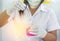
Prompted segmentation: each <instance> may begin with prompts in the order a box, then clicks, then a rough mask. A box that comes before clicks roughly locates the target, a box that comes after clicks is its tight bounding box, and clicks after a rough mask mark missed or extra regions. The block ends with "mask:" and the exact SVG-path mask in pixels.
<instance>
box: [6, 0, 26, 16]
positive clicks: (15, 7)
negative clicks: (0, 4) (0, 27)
mask: <svg viewBox="0 0 60 41" xmlns="http://www.w3.org/2000/svg"><path fill="white" fill-rule="evenodd" d="M25 8H26V5H25V4H24V3H23V2H21V1H20V0H19V1H15V2H14V3H12V5H11V7H9V8H8V9H7V12H8V15H9V14H10V13H12V12H13V11H15V10H17V11H20V10H22V11H23V10H24V9H25Z"/></svg>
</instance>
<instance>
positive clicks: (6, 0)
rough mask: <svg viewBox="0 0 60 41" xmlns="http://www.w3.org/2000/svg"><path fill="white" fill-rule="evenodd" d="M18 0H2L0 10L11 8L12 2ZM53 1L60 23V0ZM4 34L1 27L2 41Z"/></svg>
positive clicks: (59, 39)
mask: <svg viewBox="0 0 60 41" xmlns="http://www.w3.org/2000/svg"><path fill="white" fill-rule="evenodd" d="M13 1H16V0H0V12H2V11H4V10H5V9H7V8H9V7H10V6H11V3H12V2H13ZM50 1H51V2H52V4H51V7H52V8H53V9H54V11H55V13H56V15H57V19H58V22H59V24H60V0H50ZM57 34H58V39H57V41H60V30H58V32H57ZM1 37H2V34H1V29H0V41H2V38H1Z"/></svg>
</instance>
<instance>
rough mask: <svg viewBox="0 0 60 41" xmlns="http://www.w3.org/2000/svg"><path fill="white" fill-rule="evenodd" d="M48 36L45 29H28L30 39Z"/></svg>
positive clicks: (35, 26) (33, 26) (34, 27)
mask: <svg viewBox="0 0 60 41" xmlns="http://www.w3.org/2000/svg"><path fill="white" fill-rule="evenodd" d="M46 34H47V32H46V30H44V28H41V27H38V26H37V25H32V26H31V27H29V28H28V29H27V35H28V36H30V37H40V38H44V37H45V36H46Z"/></svg>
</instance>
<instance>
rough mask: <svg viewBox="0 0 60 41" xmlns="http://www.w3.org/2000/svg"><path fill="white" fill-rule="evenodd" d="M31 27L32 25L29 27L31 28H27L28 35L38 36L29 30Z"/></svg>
mask: <svg viewBox="0 0 60 41" xmlns="http://www.w3.org/2000/svg"><path fill="white" fill-rule="evenodd" d="M29 29H30V27H29V28H27V30H26V32H27V36H36V35H35V34H33V33H30V32H29Z"/></svg>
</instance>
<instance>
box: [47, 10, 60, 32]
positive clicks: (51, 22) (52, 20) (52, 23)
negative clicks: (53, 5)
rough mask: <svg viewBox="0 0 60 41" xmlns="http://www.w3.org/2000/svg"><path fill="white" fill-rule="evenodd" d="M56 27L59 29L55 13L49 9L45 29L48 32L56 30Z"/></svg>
mask: <svg viewBox="0 0 60 41" xmlns="http://www.w3.org/2000/svg"><path fill="white" fill-rule="evenodd" d="M58 29H60V27H59V23H58V20H57V17H56V14H55V12H54V11H53V10H50V11H49V19H48V22H47V31H48V32H50V31H54V30H58Z"/></svg>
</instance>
